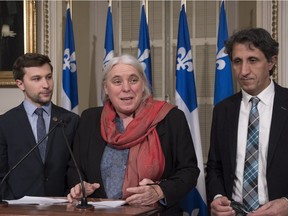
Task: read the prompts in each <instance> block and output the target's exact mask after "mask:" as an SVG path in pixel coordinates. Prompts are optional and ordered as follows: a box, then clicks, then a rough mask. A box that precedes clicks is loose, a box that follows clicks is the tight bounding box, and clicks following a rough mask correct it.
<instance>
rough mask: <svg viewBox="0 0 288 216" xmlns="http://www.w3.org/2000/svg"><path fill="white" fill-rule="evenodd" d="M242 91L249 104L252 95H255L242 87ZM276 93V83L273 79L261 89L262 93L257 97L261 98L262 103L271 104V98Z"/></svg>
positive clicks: (245, 100) (243, 97)
mask: <svg viewBox="0 0 288 216" xmlns="http://www.w3.org/2000/svg"><path fill="white" fill-rule="evenodd" d="M241 91H242V100H243V102H244V103H245V104H246V105H247V104H248V103H249V101H250V99H251V97H253V96H252V95H250V94H248V93H247V92H245V91H244V90H243V89H241ZM274 93H275V85H274V82H273V81H272V80H271V82H270V84H269V85H268V86H267V87H266V88H265V89H264V90H263V91H261V92H260V94H258V95H257V97H258V98H259V99H260V101H261V103H263V104H265V105H269V104H270V103H272V102H273V101H271V100H270V96H271V95H273V94H274Z"/></svg>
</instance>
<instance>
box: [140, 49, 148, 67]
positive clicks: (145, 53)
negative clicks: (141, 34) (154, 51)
mask: <svg viewBox="0 0 288 216" xmlns="http://www.w3.org/2000/svg"><path fill="white" fill-rule="evenodd" d="M149 54H150V50H149V49H145V50H144V51H143V53H141V50H140V49H138V60H139V62H140V64H141V65H142V67H143V69H144V71H145V70H146V64H145V60H146V59H148V58H149Z"/></svg>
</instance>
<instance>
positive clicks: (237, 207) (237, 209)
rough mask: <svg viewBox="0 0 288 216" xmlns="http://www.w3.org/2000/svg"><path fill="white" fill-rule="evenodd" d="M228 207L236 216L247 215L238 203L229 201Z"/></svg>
mask: <svg viewBox="0 0 288 216" xmlns="http://www.w3.org/2000/svg"><path fill="white" fill-rule="evenodd" d="M230 206H231V207H232V208H233V210H234V211H235V212H236V216H246V215H247V214H248V213H249V212H248V211H247V210H246V209H245V208H244V206H243V205H242V204H241V203H239V202H236V201H231V203H230Z"/></svg>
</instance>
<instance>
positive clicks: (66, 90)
mask: <svg viewBox="0 0 288 216" xmlns="http://www.w3.org/2000/svg"><path fill="white" fill-rule="evenodd" d="M61 105H62V107H64V108H65V109H67V110H70V111H72V112H74V113H76V114H78V87H77V66H76V55H75V46H74V33H73V26H72V20H71V14H70V7H69V3H68V4H67V12H66V30H65V42H64V57H63V73H62V94H61Z"/></svg>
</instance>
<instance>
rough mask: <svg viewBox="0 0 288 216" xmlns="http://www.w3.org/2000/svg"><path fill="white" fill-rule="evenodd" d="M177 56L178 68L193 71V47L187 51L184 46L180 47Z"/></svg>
mask: <svg viewBox="0 0 288 216" xmlns="http://www.w3.org/2000/svg"><path fill="white" fill-rule="evenodd" d="M177 56H178V57H177V70H180V69H182V70H187V71H188V72H192V71H193V70H194V68H193V62H192V54H191V49H190V50H189V51H188V52H186V49H185V48H184V47H180V48H179V49H178V53H177Z"/></svg>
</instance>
